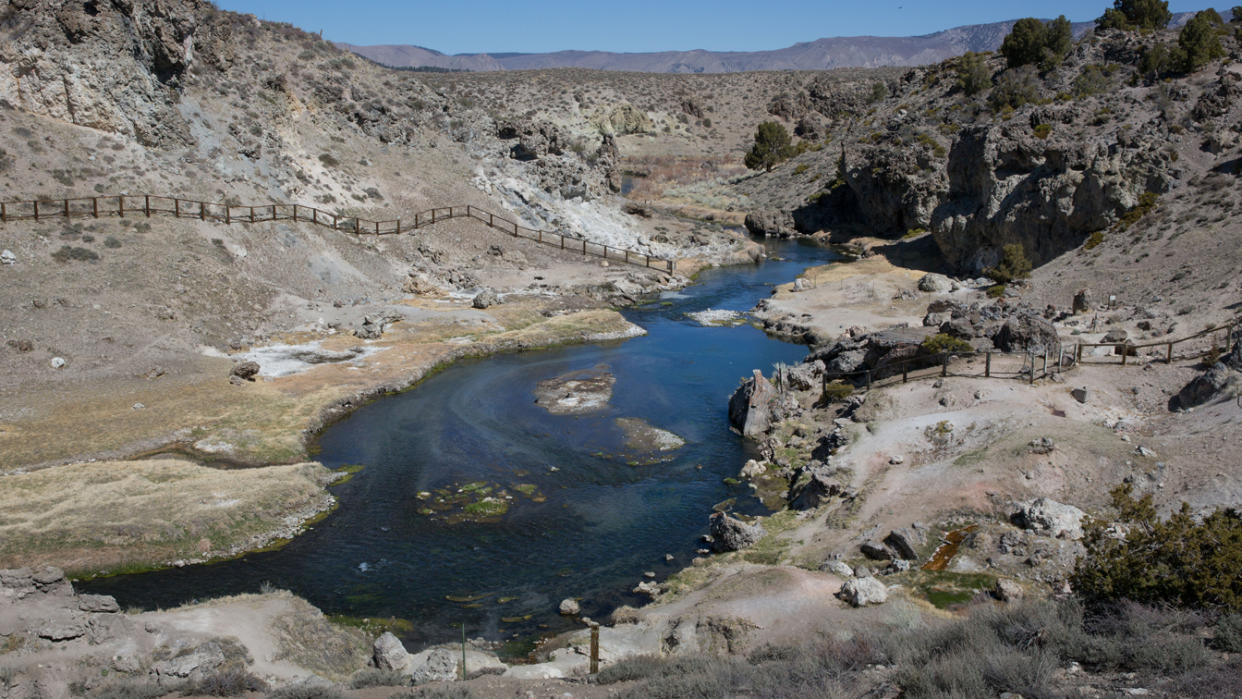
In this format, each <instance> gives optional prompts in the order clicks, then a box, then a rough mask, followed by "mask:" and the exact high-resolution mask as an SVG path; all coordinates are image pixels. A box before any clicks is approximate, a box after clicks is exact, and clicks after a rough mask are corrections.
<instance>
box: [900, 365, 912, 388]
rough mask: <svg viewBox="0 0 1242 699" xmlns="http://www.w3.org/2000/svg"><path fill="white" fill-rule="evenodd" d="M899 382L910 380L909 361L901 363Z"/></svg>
mask: <svg viewBox="0 0 1242 699" xmlns="http://www.w3.org/2000/svg"><path fill="white" fill-rule="evenodd" d="M901 382H902V383H909V382H910V363H909V362H902V363H901Z"/></svg>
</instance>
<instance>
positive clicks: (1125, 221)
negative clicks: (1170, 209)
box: [1114, 192, 1160, 231]
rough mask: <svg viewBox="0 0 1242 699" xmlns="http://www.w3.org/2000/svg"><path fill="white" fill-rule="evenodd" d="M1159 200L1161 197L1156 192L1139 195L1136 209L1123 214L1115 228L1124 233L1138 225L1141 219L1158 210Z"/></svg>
mask: <svg viewBox="0 0 1242 699" xmlns="http://www.w3.org/2000/svg"><path fill="white" fill-rule="evenodd" d="M1159 198H1160V195H1159V194H1156V193H1155V192H1143V193H1142V194H1140V195H1139V200H1138V204H1135V205H1134V208H1132V209H1130V210H1129V211H1127V212H1125V213H1124V214H1122V215H1121V218H1119V219H1117V225H1116V226H1114V228H1116V229H1117V230H1119V231H1124V230H1126V229H1127V228H1129V227H1130V226H1133V225H1134V224H1136V223H1138V222H1139V219H1141V218H1143V217H1144V216H1146V215H1147V214H1149V213H1151V212H1152V209H1155V208H1156V201H1157V200H1158V199H1159Z"/></svg>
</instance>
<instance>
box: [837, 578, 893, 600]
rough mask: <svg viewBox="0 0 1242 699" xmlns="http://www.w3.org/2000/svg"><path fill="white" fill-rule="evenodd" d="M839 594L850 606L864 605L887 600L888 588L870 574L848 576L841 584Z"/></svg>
mask: <svg viewBox="0 0 1242 699" xmlns="http://www.w3.org/2000/svg"><path fill="white" fill-rule="evenodd" d="M839 596H840V597H841V599H843V600H845V602H847V603H848V604H849V605H850V606H852V607H865V606H867V605H868V604H883V603H884V602H886V601H888V588H887V587H885V585H884V583H882V582H880V581H879V580H876V579H875V578H873V577H871V576H867V577H863V578H850V579H849V580H846V581H845V584H843V585H841V592H840V593H839Z"/></svg>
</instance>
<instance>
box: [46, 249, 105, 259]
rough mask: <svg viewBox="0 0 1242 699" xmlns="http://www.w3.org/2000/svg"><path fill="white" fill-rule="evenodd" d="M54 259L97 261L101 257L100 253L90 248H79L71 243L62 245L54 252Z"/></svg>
mask: <svg viewBox="0 0 1242 699" xmlns="http://www.w3.org/2000/svg"><path fill="white" fill-rule="evenodd" d="M52 259H53V260H56V261H57V262H69V261H70V260H76V261H78V262H95V261H97V260H98V259H99V253H97V252H95V251H94V250H91V249H90V248H77V247H72V246H69V245H62V246H61V247H60V249H59V250H57V251H56V252H54V253H52Z"/></svg>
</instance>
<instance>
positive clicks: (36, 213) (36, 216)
mask: <svg viewBox="0 0 1242 699" xmlns="http://www.w3.org/2000/svg"><path fill="white" fill-rule="evenodd" d="M34 209H35V220H36V221H38V220H39V200H38V199H35V201H34Z"/></svg>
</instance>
